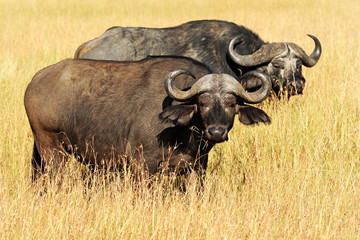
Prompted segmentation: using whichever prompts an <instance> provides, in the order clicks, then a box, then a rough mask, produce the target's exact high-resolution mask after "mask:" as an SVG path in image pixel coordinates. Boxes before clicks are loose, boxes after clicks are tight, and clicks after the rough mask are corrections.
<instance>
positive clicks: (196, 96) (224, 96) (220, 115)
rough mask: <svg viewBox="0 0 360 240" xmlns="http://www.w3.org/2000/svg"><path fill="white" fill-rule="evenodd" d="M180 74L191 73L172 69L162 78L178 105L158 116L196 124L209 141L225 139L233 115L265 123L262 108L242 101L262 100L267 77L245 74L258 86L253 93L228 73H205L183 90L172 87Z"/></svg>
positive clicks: (244, 121)
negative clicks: (187, 88) (254, 79)
mask: <svg viewBox="0 0 360 240" xmlns="http://www.w3.org/2000/svg"><path fill="white" fill-rule="evenodd" d="M180 74H187V75H190V76H192V77H193V78H195V76H194V75H193V74H192V73H191V72H189V71H187V70H185V69H177V70H175V71H173V72H172V73H171V74H169V76H168V77H167V78H166V80H165V89H166V92H167V93H168V95H169V96H170V97H171V98H173V99H174V100H177V101H179V102H181V103H182V104H179V105H173V106H170V107H167V108H166V109H165V110H164V111H163V112H162V113H161V114H160V119H162V120H165V121H169V122H172V123H174V124H175V125H191V126H196V127H197V128H198V129H199V130H201V131H202V133H203V137H204V138H205V139H206V140H208V141H210V142H213V143H217V142H223V141H225V140H227V139H228V132H229V131H230V129H231V128H232V126H233V123H234V117H235V114H239V120H240V121H241V122H242V123H244V124H247V125H249V124H254V123H259V122H265V123H269V122H270V118H269V116H268V115H267V114H266V113H265V112H264V111H262V110H260V109H258V108H255V107H251V106H247V105H245V104H244V103H259V102H261V101H263V100H264V99H266V97H267V96H268V94H269V90H270V86H271V85H270V84H271V83H270V79H269V78H268V76H266V75H265V74H263V73H261V72H258V71H253V72H249V73H247V74H246V76H251V77H256V78H258V79H259V81H260V82H261V87H260V89H258V90H257V91H255V92H246V91H245V90H244V88H243V87H242V85H241V84H240V83H239V82H238V81H237V80H236V79H235V78H233V77H232V76H230V75H228V74H208V75H205V76H203V77H201V78H200V79H199V80H197V81H196V82H195V83H194V84H193V86H192V87H191V88H190V89H189V90H186V91H183V90H180V89H178V88H177V87H175V86H174V84H173V80H174V79H175V78H176V77H177V76H178V75H180Z"/></svg>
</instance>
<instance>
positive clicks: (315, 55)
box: [289, 34, 321, 67]
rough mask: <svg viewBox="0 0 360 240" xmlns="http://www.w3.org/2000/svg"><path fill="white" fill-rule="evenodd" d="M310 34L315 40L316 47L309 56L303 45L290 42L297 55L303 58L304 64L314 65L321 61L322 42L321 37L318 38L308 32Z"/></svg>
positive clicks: (307, 65)
mask: <svg viewBox="0 0 360 240" xmlns="http://www.w3.org/2000/svg"><path fill="white" fill-rule="evenodd" d="M308 36H309V37H311V38H312V39H313V40H314V42H315V49H314V51H313V52H312V53H311V54H310V56H308V55H307V54H306V53H305V52H304V50H303V49H302V48H301V47H299V46H298V45H296V44H294V43H289V47H290V48H291V49H292V50H293V51H295V53H296V55H297V56H298V57H299V58H300V59H301V61H302V62H303V64H304V66H306V67H313V66H314V65H315V64H316V63H317V62H318V61H319V58H320V56H321V44H320V41H319V39H317V38H316V37H315V36H313V35H311V34H308Z"/></svg>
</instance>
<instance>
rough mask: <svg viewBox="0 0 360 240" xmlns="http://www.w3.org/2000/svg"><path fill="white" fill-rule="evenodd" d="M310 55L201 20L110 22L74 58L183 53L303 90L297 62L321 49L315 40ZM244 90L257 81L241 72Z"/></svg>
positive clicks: (283, 88)
mask: <svg viewBox="0 0 360 240" xmlns="http://www.w3.org/2000/svg"><path fill="white" fill-rule="evenodd" d="M308 36H309V37H311V38H312V39H313V40H314V42H315V49H314V50H313V52H312V53H311V54H310V55H307V54H306V53H305V52H304V50H303V49H302V48H301V47H299V46H298V45H296V44H294V43H286V42H280V43H265V42H264V41H263V40H262V39H261V38H259V36H258V35H257V34H255V33H254V32H252V31H251V30H249V29H247V28H245V27H244V26H238V25H236V24H235V23H231V22H225V21H218V20H202V21H192V22H188V23H185V24H182V25H179V26H176V27H171V28H142V27H113V28H110V29H108V30H107V31H106V32H105V33H103V34H102V35H101V36H99V37H97V38H95V39H93V40H90V41H88V42H85V43H83V44H82V45H80V46H79V47H78V49H77V50H76V53H75V58H83V59H103V60H120V61H127V60H140V59H143V58H146V57H147V56H150V55H153V56H154V55H174V56H186V57H190V58H193V59H195V60H197V61H200V62H202V63H204V64H206V65H207V66H208V67H209V68H210V69H211V71H212V72H214V73H227V74H230V75H232V76H233V77H235V78H236V79H237V80H240V78H241V76H242V74H245V73H246V72H248V71H253V70H258V71H260V72H263V73H266V74H267V75H269V77H270V79H271V81H272V88H273V90H274V92H275V93H276V94H277V95H279V93H287V95H288V96H291V95H295V94H302V93H303V89H304V86H305V78H304V77H303V75H302V65H304V66H306V67H313V66H314V65H315V64H316V63H317V62H318V60H319V58H320V55H321V44H320V41H319V40H318V39H317V38H316V37H315V36H312V35H308ZM242 80H243V81H242V84H243V85H245V84H246V88H247V89H249V90H252V89H256V88H257V87H258V86H259V84H260V81H258V80H257V79H254V78H248V79H246V78H242Z"/></svg>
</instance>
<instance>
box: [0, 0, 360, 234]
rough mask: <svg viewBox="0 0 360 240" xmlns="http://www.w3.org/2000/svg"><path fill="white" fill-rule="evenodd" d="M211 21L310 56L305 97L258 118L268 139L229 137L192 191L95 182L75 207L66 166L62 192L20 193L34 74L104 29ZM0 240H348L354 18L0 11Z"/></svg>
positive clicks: (353, 178)
mask: <svg viewBox="0 0 360 240" xmlns="http://www.w3.org/2000/svg"><path fill="white" fill-rule="evenodd" d="M194 19H223V20H228V21H233V22H236V23H238V24H243V25H245V26H248V27H249V28H251V29H253V30H254V31H256V32H257V33H259V35H260V36H261V37H262V38H263V39H264V40H267V41H290V42H296V43H298V44H299V45H300V46H303V48H304V49H305V50H306V51H307V52H310V51H312V48H313V43H312V40H311V39H309V38H308V37H306V34H307V33H311V34H314V35H316V36H317V37H318V38H319V39H320V40H321V42H322V45H323V55H322V57H321V59H320V62H319V63H318V64H317V65H316V66H315V67H313V68H312V69H304V75H305V77H306V79H307V85H306V89H305V94H304V95H303V96H298V97H293V98H291V99H290V101H283V102H276V103H270V104H263V106H262V108H263V109H264V110H265V111H267V112H268V113H269V115H270V116H271V117H272V124H271V125H269V126H263V125H259V126H255V127H245V126H243V125H240V124H239V123H236V124H235V127H234V129H233V130H232V132H231V135H230V140H229V141H228V142H226V143H223V144H220V145H218V146H217V147H216V148H215V149H214V150H213V151H212V152H211V156H210V166H209V169H208V172H207V178H206V181H205V183H204V188H203V190H202V191H198V190H197V189H196V185H195V184H194V183H193V184H191V183H190V184H189V185H188V188H187V189H188V190H187V192H186V193H181V192H179V191H177V190H176V189H172V188H171V187H166V186H164V185H166V181H161V182H158V183H157V184H155V185H153V188H148V187H145V186H143V185H140V186H134V185H133V184H131V183H129V179H128V178H127V177H125V178H122V179H119V178H115V180H114V181H112V182H111V183H109V184H104V182H103V181H102V180H100V179H99V180H96V179H95V181H97V182H98V183H99V185H101V184H102V185H101V186H97V187H90V188H89V189H88V190H87V193H86V194H84V188H83V184H82V183H81V181H80V180H79V170H78V169H77V168H76V164H75V166H73V167H71V166H70V167H69V172H68V175H67V177H66V179H65V184H64V185H65V187H64V189H63V190H61V191H60V192H58V193H54V191H52V189H51V188H50V189H49V191H48V194H45V195H41V196H40V195H39V194H38V193H37V191H36V190H37V189H36V187H35V188H34V187H32V186H31V183H30V157H31V151H32V141H33V140H32V134H31V129H30V127H29V124H28V121H27V118H26V114H25V111H24V107H23V94H24V91H25V88H26V86H27V84H28V82H29V81H30V80H31V78H32V76H33V75H34V74H35V73H36V71H38V70H39V69H41V68H43V67H45V66H47V65H50V64H53V63H55V62H57V61H60V60H61V59H64V58H69V57H72V56H73V54H74V52H75V50H76V48H77V46H78V45H79V44H81V43H82V42H84V41H87V40H89V39H92V38H94V37H96V36H99V35H100V34H101V33H102V32H104V31H105V30H106V29H107V28H108V27H111V26H114V25H121V26H148V27H166V26H174V25H177V24H180V23H183V22H186V21H189V20H194ZM0 26H1V27H0V43H1V44H0V54H1V55H0V86H1V88H0V132H1V134H0V160H1V161H0V237H1V239H62V238H63V239H360V188H359V182H360V162H359V160H360V149H359V148H360V147H359V146H360V125H359V124H360V113H359V105H360V88H359V67H360V61H359V58H360V34H359V32H360V31H359V29H360V4H359V3H358V1H357V0H344V1H341V2H338V1H335V0H332V1H331V0H330V1H327V0H320V1H310V0H303V1H294V0H283V1H275V0H268V1H260V0H255V1H251V2H248V1H239V0H224V1H215V0H211V1H203V0H197V1H179V0H174V1H165V0H157V1H152V0H151V1H143V0H139V1H102V2H99V1H94V0H91V1H83V0H78V1H69V0H63V1H47V2H44V1H40V0H26V1H25V0H11V1H10V0H0Z"/></svg>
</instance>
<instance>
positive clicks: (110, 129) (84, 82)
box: [24, 57, 271, 180]
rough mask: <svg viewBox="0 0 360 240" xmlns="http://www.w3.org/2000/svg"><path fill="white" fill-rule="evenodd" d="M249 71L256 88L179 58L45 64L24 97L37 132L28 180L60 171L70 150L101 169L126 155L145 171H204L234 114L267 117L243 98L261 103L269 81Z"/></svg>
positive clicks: (247, 120) (243, 118)
mask: <svg viewBox="0 0 360 240" xmlns="http://www.w3.org/2000/svg"><path fill="white" fill-rule="evenodd" d="M249 74H250V75H251V76H252V77H257V78H259V79H260V81H261V82H262V87H261V88H260V89H259V90H257V91H255V92H247V91H245V90H244V88H243V87H242V85H241V84H240V83H239V82H238V81H236V80H235V79H234V78H233V77H232V76H230V75H228V74H213V73H212V72H211V71H210V70H209V69H208V68H207V67H206V66H205V65H203V64H202V63H199V62H196V61H194V60H192V59H188V58H183V57H177V58H168V57H157V58H149V59H145V60H142V61H138V62H135V61H134V62H131V61H129V62H113V61H95V60H79V59H75V60H74V59H68V60H64V61H61V62H59V63H57V64H54V65H51V66H48V67H46V68H44V69H42V70H40V71H39V72H38V73H36V74H35V76H34V77H33V79H32V81H31V82H30V83H29V85H28V87H27V89H26V92H25V97H24V102H25V109H26V113H27V116H28V119H29V122H30V125H31V129H32V131H33V136H34V152H33V158H32V165H33V168H34V171H33V180H35V179H37V176H38V175H39V173H41V172H44V171H45V172H47V171H49V175H50V176H53V175H56V174H58V173H56V172H57V171H59V170H61V166H62V164H63V163H64V158H63V156H64V154H65V155H66V154H67V153H73V154H74V155H75V156H76V157H77V158H78V159H79V161H82V162H83V163H85V164H87V165H88V166H90V167H92V168H93V167H97V168H99V169H105V170H106V169H114V168H116V169H118V168H119V167H121V166H124V165H122V164H123V160H124V159H128V160H129V161H135V162H136V161H139V163H140V162H142V163H143V164H144V169H145V170H147V172H148V173H150V174H154V173H156V172H159V171H160V170H164V168H165V167H164V166H166V169H168V170H169V171H173V172H176V173H179V174H180V173H186V172H188V170H189V169H192V170H199V169H206V165H207V160H208V156H207V154H208V152H209V151H210V149H211V148H212V147H213V146H214V144H215V143H218V142H222V141H225V140H227V139H228V132H229V130H230V129H231V128H232V126H233V121H234V116H235V114H238V115H239V120H240V122H242V123H244V124H246V125H250V124H255V123H259V122H264V123H269V122H270V118H269V116H268V115H267V114H266V113H265V112H264V111H262V110H260V109H258V108H255V107H252V106H249V105H245V103H259V102H261V101H263V100H264V99H265V98H266V97H267V95H268V93H269V89H270V87H271V82H270V80H269V78H268V76H266V75H264V74H263V73H260V72H257V71H254V72H251V73H249ZM164 80H165V82H164ZM47 166H52V167H51V168H48V167H47ZM46 169H52V170H46Z"/></svg>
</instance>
